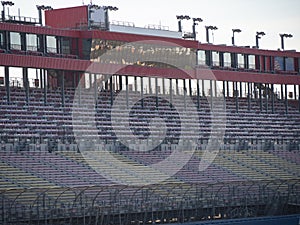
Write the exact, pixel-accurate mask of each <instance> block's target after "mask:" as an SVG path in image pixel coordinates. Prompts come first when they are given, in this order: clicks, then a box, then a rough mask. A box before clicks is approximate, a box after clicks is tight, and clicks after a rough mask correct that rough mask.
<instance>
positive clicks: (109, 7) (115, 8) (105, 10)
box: [104, 6, 119, 30]
mask: <svg viewBox="0 0 300 225" xmlns="http://www.w3.org/2000/svg"><path fill="white" fill-rule="evenodd" d="M109 10H110V11H117V10H119V8H118V7H115V6H104V13H105V29H106V30H109V19H108V11H109Z"/></svg>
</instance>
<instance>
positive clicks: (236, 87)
mask: <svg viewBox="0 0 300 225" xmlns="http://www.w3.org/2000/svg"><path fill="white" fill-rule="evenodd" d="M234 86H235V88H234V96H235V111H236V112H239V90H238V82H234Z"/></svg>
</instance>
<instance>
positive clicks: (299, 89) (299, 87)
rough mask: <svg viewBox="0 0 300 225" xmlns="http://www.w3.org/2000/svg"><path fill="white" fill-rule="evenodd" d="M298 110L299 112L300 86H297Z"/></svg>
mask: <svg viewBox="0 0 300 225" xmlns="http://www.w3.org/2000/svg"><path fill="white" fill-rule="evenodd" d="M298 109H299V112H300V85H299V84H298Z"/></svg>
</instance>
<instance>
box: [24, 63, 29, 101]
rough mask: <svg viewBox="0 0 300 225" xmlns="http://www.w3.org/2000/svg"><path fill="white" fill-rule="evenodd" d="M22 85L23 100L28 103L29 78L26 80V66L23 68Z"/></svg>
mask: <svg viewBox="0 0 300 225" xmlns="http://www.w3.org/2000/svg"><path fill="white" fill-rule="evenodd" d="M23 87H24V89H25V101H26V104H27V105H28V104H29V80H28V68H23Z"/></svg>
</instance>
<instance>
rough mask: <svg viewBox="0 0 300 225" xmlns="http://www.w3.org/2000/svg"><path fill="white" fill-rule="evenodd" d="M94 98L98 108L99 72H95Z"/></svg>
mask: <svg viewBox="0 0 300 225" xmlns="http://www.w3.org/2000/svg"><path fill="white" fill-rule="evenodd" d="M94 98H95V107H96V108H98V85H97V74H95V73H94Z"/></svg>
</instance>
